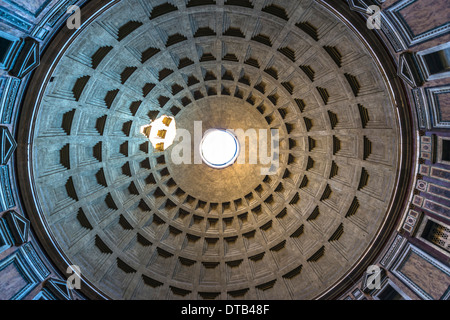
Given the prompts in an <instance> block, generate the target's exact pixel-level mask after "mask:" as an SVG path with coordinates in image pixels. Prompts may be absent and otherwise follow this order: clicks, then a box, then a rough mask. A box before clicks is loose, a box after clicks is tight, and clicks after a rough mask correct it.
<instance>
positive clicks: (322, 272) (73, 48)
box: [28, 0, 404, 299]
mask: <svg viewBox="0 0 450 320" xmlns="http://www.w3.org/2000/svg"><path fill="white" fill-rule="evenodd" d="M60 43H63V42H62V41H61V42H60ZM50 57H51V58H50ZM43 60H44V61H45V56H44V58H43ZM44 64H46V66H48V73H47V74H45V75H44V76H43V80H44V81H43V82H42V83H43V85H42V87H41V89H40V92H39V99H37V100H36V104H35V106H34V110H35V113H34V114H33V116H32V119H31V121H30V123H31V124H32V130H31V133H30V136H29V138H30V149H29V151H30V153H29V157H30V162H29V167H28V172H29V176H30V177H32V179H30V180H29V183H30V186H31V187H30V188H31V192H32V193H33V195H34V197H35V199H36V201H35V205H36V212H37V214H38V215H39V217H40V220H41V222H42V224H43V225H44V226H45V230H46V235H45V237H46V238H47V239H51V243H52V245H53V246H54V247H55V251H56V252H58V254H59V255H60V256H61V257H64V261H65V262H66V263H67V264H70V265H77V266H79V267H80V269H81V271H82V276H83V280H84V281H85V282H86V283H88V284H89V286H90V288H91V290H93V291H95V292H96V294H98V295H100V296H102V297H108V298H113V299H175V298H184V299H185V298H191V299H198V298H218V299H228V298H239V299H314V298H320V297H322V296H323V295H325V294H327V293H328V292H329V291H330V290H332V289H333V288H335V287H336V286H338V285H339V283H340V282H341V281H343V280H344V279H346V278H348V276H349V273H351V272H353V271H354V269H355V268H357V266H358V265H359V264H360V263H361V261H362V260H364V257H365V256H367V255H369V254H370V252H371V250H372V248H373V247H374V244H375V243H377V241H379V237H380V230H382V229H383V228H384V227H385V226H386V224H387V221H388V219H389V218H390V217H391V216H392V214H393V213H392V210H391V209H392V202H393V199H394V197H395V196H396V194H397V184H398V183H399V177H400V173H401V169H402V167H401V160H402V159H401V154H402V152H404V150H403V146H402V144H401V136H402V132H401V130H400V127H401V122H400V121H401V119H399V117H398V112H397V105H396V103H398V101H396V100H395V97H394V95H393V91H392V85H391V84H390V82H389V79H388V78H387V77H386V72H385V70H384V68H383V66H382V65H381V64H380V63H379V61H378V58H377V56H376V55H375V53H374V51H373V50H372V48H371V47H370V46H369V45H368V43H367V42H365V41H361V38H360V34H359V33H358V32H357V30H356V29H355V28H354V27H353V26H352V25H350V24H349V23H348V21H346V20H345V19H344V18H343V17H341V16H339V15H338V13H337V12H334V11H331V10H328V9H326V8H325V7H324V6H322V5H320V4H318V3H317V2H316V1H312V0H302V1H291V0H276V1H262V0H254V1H245V0H241V1H233V0H225V1H210V0H190V1H187V0H186V1H184V0H178V1H169V2H166V1H164V0H152V1H139V0H126V1H120V2H118V3H116V4H114V5H112V6H110V7H109V8H107V10H104V12H101V14H100V13H99V14H97V16H94V17H93V18H90V19H88V20H87V21H86V22H85V23H84V24H83V26H82V28H81V29H80V30H79V31H78V32H76V33H75V34H74V36H73V37H71V38H70V39H69V40H68V41H67V42H65V43H64V44H62V45H61V50H60V52H59V53H58V54H53V56H52V55H51V54H50V55H49V60H48V61H46V62H45V63H44ZM33 85H34V84H33V83H32V84H31V86H33ZM163 115H169V116H173V117H174V119H175V121H176V126H177V128H178V129H185V130H187V131H188V132H190V133H191V135H192V137H194V135H195V123H196V122H201V126H202V127H201V130H202V132H201V133H204V132H206V131H207V130H208V129H212V128H223V129H233V130H236V129H242V130H244V131H247V130H251V129H254V130H256V131H257V132H258V130H263V131H266V132H269V133H270V130H271V129H278V130H279V138H280V142H279V166H277V167H275V168H272V171H270V170H266V174H261V172H264V171H262V170H264V169H269V167H270V164H269V165H267V164H263V163H262V162H261V161H258V163H257V164H249V163H246V164H240V163H235V164H233V165H231V166H228V167H226V168H224V169H220V170H218V169H215V168H211V167H210V166H208V165H207V164H205V163H202V164H194V163H193V164H176V163H174V160H173V154H172V151H173V150H174V148H175V147H176V146H177V142H175V143H174V145H172V146H171V147H169V148H167V149H166V150H165V151H164V152H158V151H157V150H155V149H154V148H153V147H152V145H151V143H150V141H149V140H148V139H147V137H146V136H145V135H144V134H142V131H141V128H142V127H143V126H146V125H148V124H150V123H151V122H152V121H153V120H155V119H157V118H158V117H161V116H163ZM270 146H272V147H273V145H269V147H270ZM192 147H193V148H197V147H198V145H196V144H195V143H194V139H193V141H192ZM250 151H251V148H250V146H249V145H246V146H244V147H243V149H242V150H241V152H244V153H245V154H246V155H247V156H250V154H251V152H250ZM192 160H194V153H193V154H192ZM258 160H261V159H259V158H258ZM192 162H194V161H192Z"/></svg>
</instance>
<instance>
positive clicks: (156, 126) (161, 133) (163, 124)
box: [142, 115, 177, 152]
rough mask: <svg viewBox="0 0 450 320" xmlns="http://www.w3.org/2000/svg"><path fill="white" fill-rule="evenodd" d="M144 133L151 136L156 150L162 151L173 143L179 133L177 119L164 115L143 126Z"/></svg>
mask: <svg viewBox="0 0 450 320" xmlns="http://www.w3.org/2000/svg"><path fill="white" fill-rule="evenodd" d="M142 133H143V134H145V135H146V136H147V138H149V140H150V142H151V143H152V145H153V148H154V149H155V151H159V152H162V151H164V150H166V149H167V148H169V147H170V146H171V145H172V144H173V141H174V140H175V137H176V135H177V128H176V124H175V119H174V118H173V117H170V116H166V115H164V116H162V117H160V118H158V119H156V120H155V121H153V122H152V123H151V124H150V125H148V126H145V127H143V128H142Z"/></svg>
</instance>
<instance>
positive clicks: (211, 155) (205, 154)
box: [200, 129, 240, 169]
mask: <svg viewBox="0 0 450 320" xmlns="http://www.w3.org/2000/svg"><path fill="white" fill-rule="evenodd" d="M239 149H240V148H239V141H238V139H237V137H236V136H235V135H234V134H233V133H232V132H230V131H228V130H223V129H210V130H208V131H206V132H205V134H204V136H203V139H202V142H201V143H200V154H201V157H202V159H203V161H204V162H205V163H206V164H207V165H208V166H210V167H212V168H216V169H223V168H226V167H228V166H231V165H232V164H233V163H234V162H235V161H236V159H237V157H238V155H239Z"/></svg>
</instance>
